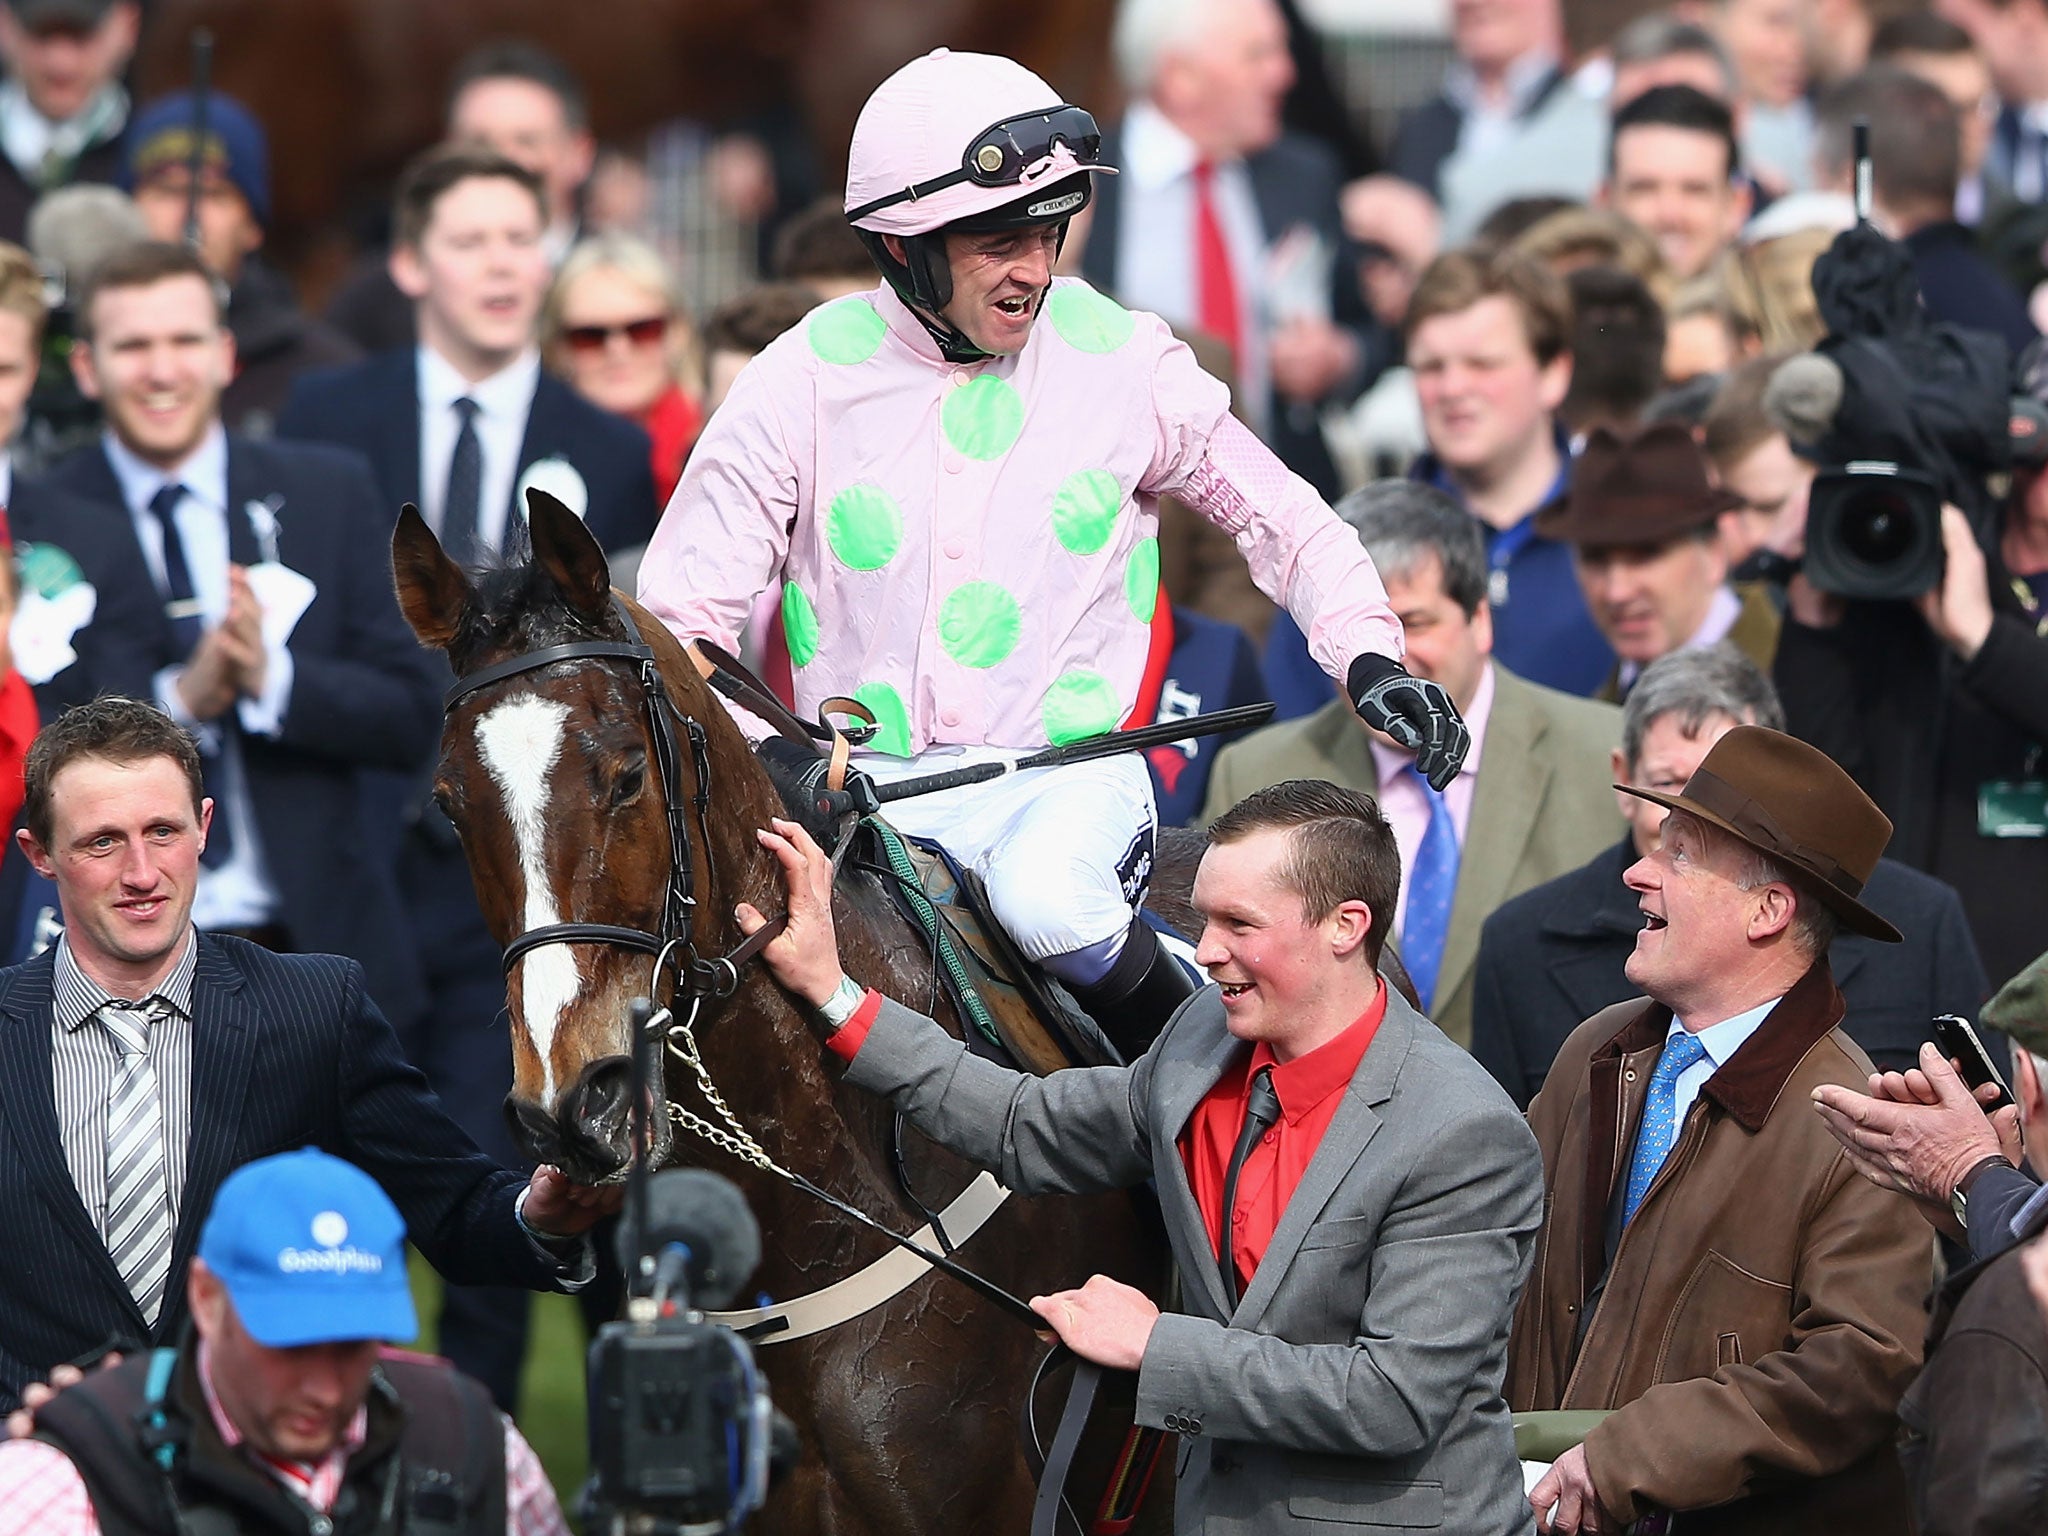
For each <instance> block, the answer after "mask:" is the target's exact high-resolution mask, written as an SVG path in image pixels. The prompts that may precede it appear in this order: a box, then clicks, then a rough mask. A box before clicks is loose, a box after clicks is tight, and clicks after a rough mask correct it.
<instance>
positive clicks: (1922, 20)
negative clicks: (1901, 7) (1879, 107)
mask: <svg viewBox="0 0 2048 1536" xmlns="http://www.w3.org/2000/svg"><path fill="white" fill-rule="evenodd" d="M1976 51H1977V45H1976V43H1975V42H1974V41H1972V40H1971V37H1970V34H1969V33H1967V32H1965V31H1964V30H1963V29H1962V28H1961V27H1959V26H1957V25H1956V24H1955V23H1954V22H1952V21H1950V20H1949V19H1948V18H1947V17H1946V16H1942V15H1938V14H1936V13H1935V12H1933V11H1919V10H1914V11H1901V12H1899V13H1898V15H1896V16H1888V17H1886V18H1885V19H1884V21H1883V22H1882V23H1880V24H1879V26H1878V29H1877V30H1876V31H1875V32H1873V33H1871V34H1870V62H1871V63H1873V64H1888V63H1890V62H1891V61H1892V60H1894V59H1896V58H1897V57H1898V56H1899V55H1900V54H1902V53H1924V54H1928V55H1930V56H1932V57H1935V58H1950V57H1954V56H1955V55H1957V54H1964V53H1975V52H1976Z"/></svg>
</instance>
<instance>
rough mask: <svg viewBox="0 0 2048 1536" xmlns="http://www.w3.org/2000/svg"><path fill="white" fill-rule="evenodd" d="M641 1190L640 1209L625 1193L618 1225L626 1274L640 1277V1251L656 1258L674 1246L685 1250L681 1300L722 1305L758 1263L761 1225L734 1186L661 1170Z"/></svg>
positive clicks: (698, 1173) (706, 1175) (714, 1177)
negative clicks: (642, 1196) (625, 1204)
mask: <svg viewBox="0 0 2048 1536" xmlns="http://www.w3.org/2000/svg"><path fill="white" fill-rule="evenodd" d="M642 1188H643V1189H644V1191H645V1197H646V1198H645V1204H644V1207H641V1206H640V1205H639V1202H637V1201H636V1199H635V1197H634V1196H633V1195H632V1194H629V1195H628V1196H627V1206H626V1213H625V1219H624V1220H623V1221H621V1222H620V1223H619V1263H620V1264H621V1265H622V1266H623V1267H624V1269H625V1271H626V1274H627V1275H628V1276H629V1277H630V1276H633V1275H636V1274H638V1273H639V1272H640V1257H641V1254H642V1253H643V1252H644V1253H655V1254H659V1253H662V1252H663V1251H664V1250H665V1249H667V1248H668V1247H669V1246H670V1245H671V1244H677V1245H680V1246H681V1247H683V1248H685V1249H687V1250H688V1254H687V1257H686V1259H685V1260H684V1263H683V1266H682V1267H683V1276H682V1278H683V1279H684V1280H685V1282H686V1284H687V1294H686V1296H685V1297H684V1298H683V1299H684V1300H685V1301H687V1303H688V1304H689V1305H690V1306H693V1307H700V1308H707V1309H716V1308H720V1307H724V1306H726V1305H728V1304H729V1303H730V1302H731V1301H732V1299H733V1298H734V1297H735V1296H737V1295H738V1294H739V1289H740V1287H741V1286H742V1285H744V1284H746V1282H747V1277H748V1276H749V1275H751V1274H753V1272H754V1270H755V1268H756V1267H757V1266H758V1265H759V1264H760V1262H761V1224H760V1223H759V1222H758V1221H756V1220H755V1219H754V1213H753V1212H752V1211H751V1210H749V1209H748V1208H747V1202H746V1197H745V1196H743V1195H741V1193H740V1191H739V1186H738V1185H736V1184H734V1183H733V1182H732V1180H730V1179H728V1178H724V1177H721V1176H720V1175H718V1174H715V1173H711V1172H709V1171H707V1170H705V1169H702V1168H665V1169H663V1170H662V1171H661V1172H660V1173H657V1174H654V1175H653V1176H652V1177H650V1178H649V1179H648V1180H647V1182H646V1184H645V1185H644V1186H642ZM643 1244H644V1245H645V1246H644V1247H643V1246H642V1245H643Z"/></svg>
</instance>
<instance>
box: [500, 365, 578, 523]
mask: <svg viewBox="0 0 2048 1536" xmlns="http://www.w3.org/2000/svg"><path fill="white" fill-rule="evenodd" d="M566 388H567V386H566V385H561V384H557V383H555V381H554V380H553V379H551V378H549V377H548V376H547V374H546V373H542V374H541V376H540V378H539V379H538V380H537V381H536V382H535V384H534V386H533V405H532V406H531V407H530V408H529V409H528V410H527V413H526V433H525V435H524V436H523V437H521V438H520V440H519V462H518V464H517V465H515V466H514V467H513V473H512V501H511V505H510V507H509V508H508V509H507V510H506V514H505V538H504V541H503V543H504V548H503V551H502V552H503V553H504V554H506V555H508V556H509V555H512V554H515V553H517V552H518V549H520V548H523V547H524V538H523V530H524V529H525V527H526V511H525V509H524V508H522V507H521V506H520V505H519V482H520V481H521V480H522V479H524V478H525V475H526V469H527V466H528V465H529V464H532V463H533V462H534V461H535V460H536V459H545V458H547V457H548V456H549V455H550V454H557V455H560V456H561V457H563V458H567V457H568V456H569V453H568V446H567V443H566V441H565V439H566V437H567V435H568V434H567V432H566V430H565V429H564V427H563V424H562V417H561V405H562V402H561V398H560V396H559V395H557V393H556V391H557V390H565V389H566ZM515 536H518V537H520V539H521V542H520V545H519V546H518V547H517V548H515V546H514V544H513V539H514V537H515Z"/></svg>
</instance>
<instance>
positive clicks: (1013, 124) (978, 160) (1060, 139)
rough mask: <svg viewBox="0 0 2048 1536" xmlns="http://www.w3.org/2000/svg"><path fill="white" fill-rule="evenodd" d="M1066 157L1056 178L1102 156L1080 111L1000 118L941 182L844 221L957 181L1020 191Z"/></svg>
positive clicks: (1094, 131)
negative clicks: (1052, 164)
mask: <svg viewBox="0 0 2048 1536" xmlns="http://www.w3.org/2000/svg"><path fill="white" fill-rule="evenodd" d="M1062 149H1064V150H1065V151H1066V157H1064V158H1066V159H1068V160H1070V161H1071V163H1070V164H1061V165H1059V166H1057V167H1056V168H1057V169H1058V170H1059V171H1060V172H1061V174H1068V173H1071V172H1072V171H1074V170H1076V169H1085V168H1086V167H1088V166H1092V165H1095V164H1096V163H1097V162H1098V161H1099V160H1100V158H1101V155H1102V130H1101V129H1099V128H1097V127H1096V126H1095V118H1094V116H1093V115H1092V114H1090V113H1089V112H1088V111H1087V110H1086V109H1084V108H1081V107H1076V106H1070V105H1065V104H1062V105H1060V106H1057V107H1048V108H1046V109H1044V110H1042V111H1037V112H1020V113H1019V114H1018V115H1017V116H1015V117H1006V118H1004V119H1002V120H1001V121H1000V122H996V123H991V124H990V125H989V126H988V127H986V128H984V129H983V130H982V131H981V132H980V133H979V134H977V135H976V136H975V139H974V142H973V143H971V144H969V145H968V146H967V151H966V153H965V154H963V155H961V157H960V168H959V169H958V170H955V171H948V172H946V173H945V174H944V175H943V176H934V177H933V178H932V179H931V180H930V181H920V182H916V183H914V184H913V185H911V186H908V187H905V188H904V189H903V190H902V191H900V192H891V193H890V194H889V195H888V196H886V197H878V198H876V199H875V200H874V201H873V202H869V203H863V204H862V205H861V206H860V207H858V208H850V209H848V210H847V213H846V217H847V219H848V220H849V221H854V220H859V219H862V218H865V217H866V216H867V215H869V214H871V213H875V212H878V211H879V210H881V209H883V208H892V207H894V206H895V205H896V204H898V203H914V202H916V201H917V200H918V199H919V198H923V197H930V196H931V195H932V194H933V193H934V192H942V191H944V190H945V189H946V188H947V187H955V186H958V185H959V184H960V183H961V182H963V181H971V182H974V183H975V184H976V185H977V186H983V187H1013V186H1020V185H1022V184H1023V183H1024V182H1026V181H1027V180H1029V179H1031V178H1032V177H1033V174H1034V173H1035V172H1036V173H1040V174H1042V173H1043V170H1045V169H1052V168H1055V167H1048V166H1047V165H1046V162H1047V161H1051V160H1055V159H1056V158H1061V157H1060V156H1059V151H1060V150H1062Z"/></svg>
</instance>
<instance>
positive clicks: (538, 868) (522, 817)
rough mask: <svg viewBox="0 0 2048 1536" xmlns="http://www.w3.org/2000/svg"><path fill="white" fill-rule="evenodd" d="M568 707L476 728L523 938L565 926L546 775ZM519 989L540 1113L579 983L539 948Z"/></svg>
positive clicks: (540, 707)
mask: <svg viewBox="0 0 2048 1536" xmlns="http://www.w3.org/2000/svg"><path fill="white" fill-rule="evenodd" d="M568 718H569V706H568V705H566V704H560V703H557V702H555V701H554V700H552V699H534V698H525V699H511V700H508V701H507V702H505V703H503V704H499V705H497V706H496V707H494V708H492V709H491V710H489V711H487V712H486V713H485V714H484V715H483V716H482V717H481V718H480V719H479V720H478V721H477V723H476V744H477V751H478V754H479V755H480V756H481V757H482V759H483V764H484V767H485V768H486V769H488V770H489V772H490V775H491V779H492V781H493V782H494V783H496V784H497V786H498V793H499V794H501V795H502V796H504V799H505V816H506V819H507V820H509V821H510V822H511V823H512V846H513V847H514V848H515V849H516V850H517V851H518V854H519V875H520V879H521V881H522V882H523V883H524V884H525V886H526V895H525V904H524V910H523V913H522V915H521V918H520V929H521V931H522V932H530V931H531V930H533V929H535V928H543V927H546V926H547V925H548V924H549V923H559V922H560V921H561V920H562V914H561V911H560V909H559V908H558V907H557V906H556V905H555V893H554V892H553V891H552V890H551V889H549V887H548V869H547V833H548V823H547V807H548V775H549V774H550V773H552V772H553V771H554V767H555V762H556V760H557V759H559V758H560V757H561V755H562V727H563V724H564V723H565V722H566V721H567V720H568ZM519 981H520V988H521V994H522V996H523V998H524V1000H525V1013H526V1020H525V1022H526V1033H527V1035H528V1037H529V1038H530V1039H531V1040H532V1041H533V1049H534V1051H535V1053H536V1054H537V1055H538V1056H539V1057H540V1071H541V1108H543V1109H546V1110H552V1109H553V1108H554V1102H555V1067H554V1062H553V1061H552V1060H551V1059H550V1055H549V1053H550V1051H551V1049H552V1047H553V1045H554V1040H555V1028H556V1026H557V1025H558V1024H560V1023H561V1019H562V1014H563V1012H564V1011H565V1010H566V1009H567V1008H568V1006H569V1005H570V1004H571V1003H572V1002H574V1001H575V1000H576V993H577V991H578V989H579V988H580V987H581V986H582V978H581V977H580V976H578V975H577V974H576V961H575V959H574V957H573V956H572V955H571V954H570V952H569V949H568V947H567V946H566V945H562V944H543V945H542V946H541V947H540V948H539V949H534V950H529V951H527V953H526V954H524V955H522V956H521V957H520V960H519Z"/></svg>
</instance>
